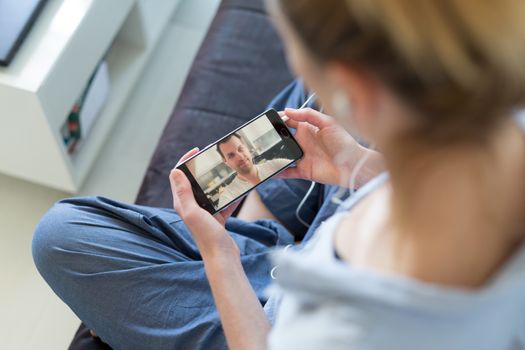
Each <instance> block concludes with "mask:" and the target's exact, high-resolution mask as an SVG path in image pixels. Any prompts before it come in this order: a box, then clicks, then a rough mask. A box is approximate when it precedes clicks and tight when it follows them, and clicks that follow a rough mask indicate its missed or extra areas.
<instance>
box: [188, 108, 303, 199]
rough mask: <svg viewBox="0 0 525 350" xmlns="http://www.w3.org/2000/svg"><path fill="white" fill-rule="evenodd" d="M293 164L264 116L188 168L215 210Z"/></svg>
mask: <svg viewBox="0 0 525 350" xmlns="http://www.w3.org/2000/svg"><path fill="white" fill-rule="evenodd" d="M293 161H294V160H293V159H292V155H291V154H289V152H287V150H286V147H285V143H284V140H283V138H282V137H281V135H279V133H278V132H277V131H276V130H275V128H274V127H273V125H272V123H271V122H270V120H269V119H268V117H266V116H265V115H264V116H262V117H260V118H257V119H255V120H254V121H253V122H251V123H249V124H248V125H246V126H245V127H243V128H242V129H240V130H238V131H237V132H236V133H235V134H232V135H230V136H229V137H227V138H225V139H223V140H221V141H220V142H219V143H218V144H217V145H216V146H213V147H211V148H209V149H207V150H206V151H204V152H203V153H201V154H199V155H198V156H197V157H195V158H193V159H191V160H189V161H188V162H187V163H186V166H187V167H188V169H189V170H190V172H191V173H192V175H193V177H194V178H195V180H196V181H197V183H198V184H199V186H200V188H201V189H202V191H203V192H204V194H205V195H206V197H207V198H208V199H209V201H210V202H211V203H212V204H213V206H214V207H215V209H220V208H222V207H224V206H225V205H227V204H229V203H231V202H232V201H233V200H235V199H236V198H238V197H239V196H241V195H242V194H244V193H245V192H247V191H249V190H250V189H252V188H253V187H254V186H256V185H257V184H258V183H260V182H262V181H264V180H266V179H267V178H268V177H270V176H272V175H274V174H275V173H276V172H278V171H280V170H281V169H283V168H284V167H286V166H288V165H289V164H290V163H292V162H293Z"/></svg>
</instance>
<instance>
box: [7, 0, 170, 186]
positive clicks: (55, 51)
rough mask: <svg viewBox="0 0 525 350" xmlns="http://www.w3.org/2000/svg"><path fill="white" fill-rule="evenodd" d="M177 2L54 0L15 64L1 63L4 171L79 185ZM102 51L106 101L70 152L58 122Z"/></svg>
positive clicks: (39, 180)
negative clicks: (105, 65)
mask: <svg viewBox="0 0 525 350" xmlns="http://www.w3.org/2000/svg"><path fill="white" fill-rule="evenodd" d="M178 3H179V0H111V1H108V0H49V1H48V3H47V4H46V6H45V7H44V10H43V11H42V13H41V15H40V16H39V18H38V19H37V22H36V23H35V25H34V26H33V28H32V30H31V32H30V34H29V36H28V37H27V38H26V40H25V42H24V43H23V45H22V47H21V48H20V51H19V52H18V53H17V55H16V56H15V59H14V60H13V62H12V63H11V65H10V66H9V67H2V68H0V122H1V124H0V125H1V127H0V172H3V173H5V174H8V175H11V176H15V177H19V178H23V179H26V180H28V181H32V182H35V183H39V184H42V185H45V186H49V187H53V188H56V189H60V190H64V191H67V192H71V193H75V192H77V191H78V189H79V187H80V186H81V185H82V182H83V181H84V179H85V178H86V176H87V174H88V172H89V170H90V168H91V167H92V165H93V163H94V161H95V160H96V158H97V155H98V154H99V152H101V151H102V146H103V145H104V142H105V140H106V139H107V137H108V136H109V135H110V133H111V129H112V127H113V126H114V124H115V122H116V120H117V119H118V118H119V117H120V114H121V111H122V109H123V107H124V105H125V104H126V102H127V99H128V97H129V96H130V94H131V92H132V90H133V88H134V87H135V85H136V84H140V81H139V78H140V75H141V72H142V71H143V69H144V67H145V66H146V65H147V64H148V61H149V60H150V58H151V56H152V54H154V51H155V48H156V45H157V42H158V40H159V38H160V37H161V35H162V33H163V32H164V30H165V29H166V27H167V25H168V23H169V20H170V18H171V17H172V15H173V13H174V12H175V10H176V8H177V6H178ZM104 58H105V59H106V60H107V62H108V68H109V76H110V93H109V96H108V99H107V102H106V104H105V106H104V108H103V109H102V111H101V113H100V115H99V117H98V119H97V121H96V122H95V124H94V125H93V128H92V129H91V131H90V132H89V134H88V135H86V138H85V139H83V140H82V141H81V143H80V144H79V148H78V149H77V150H76V152H75V153H74V154H73V155H69V154H68V153H67V149H66V146H65V145H64V143H63V140H62V137H61V134H60V128H61V126H62V125H63V123H64V122H65V121H66V119H67V117H68V115H69V112H70V110H71V107H72V106H73V104H74V102H75V101H76V99H77V98H78V97H79V96H80V94H81V93H82V91H83V90H84V88H85V86H86V84H87V82H88V80H89V78H90V76H91V74H92V73H93V72H94V70H95V69H96V67H97V64H98V63H99V62H100V61H101V60H102V59H104ZM130 142H133V140H130Z"/></svg>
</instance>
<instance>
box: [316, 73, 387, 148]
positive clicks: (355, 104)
mask: <svg viewBox="0 0 525 350" xmlns="http://www.w3.org/2000/svg"><path fill="white" fill-rule="evenodd" d="M326 73H327V76H328V80H329V85H330V90H331V95H332V98H333V99H332V101H327V103H329V104H330V103H331V104H332V106H331V108H329V109H331V110H330V112H331V113H333V114H334V116H335V117H337V118H345V120H344V121H346V122H345V124H348V125H349V126H350V127H351V128H355V129H357V130H355V131H358V133H359V134H361V136H364V137H365V138H368V137H369V136H370V135H369V131H370V129H371V127H372V125H371V123H373V122H374V115H375V114H376V113H375V112H376V108H377V107H378V100H379V99H378V96H377V92H378V90H377V87H376V84H375V81H374V80H373V79H372V77H371V76H370V75H369V74H368V73H366V72H365V71H364V70H362V69H359V68H357V67H352V66H349V65H346V64H342V63H331V64H329V65H328V66H327V71H326ZM345 98H346V101H347V104H348V109H349V112H347V114H346V115H335V114H340V113H342V112H343V108H344V99H345Z"/></svg>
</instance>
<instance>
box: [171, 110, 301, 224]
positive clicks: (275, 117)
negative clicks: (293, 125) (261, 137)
mask: <svg viewBox="0 0 525 350" xmlns="http://www.w3.org/2000/svg"><path fill="white" fill-rule="evenodd" d="M265 116H266V117H267V118H268V120H269V121H270V123H271V124H272V126H273V127H274V129H275V130H276V131H277V133H278V134H279V137H281V139H282V141H283V143H284V144H285V147H286V148H287V149H288V150H290V154H291V155H292V156H295V157H293V158H292V159H293V160H292V162H291V163H290V164H288V165H286V166H285V167H283V168H281V169H279V170H278V171H276V172H275V173H273V174H272V175H271V176H269V177H268V178H266V179H264V180H262V181H261V182H259V183H258V184H257V185H255V186H254V187H253V188H251V189H249V190H248V191H246V192H244V193H242V194H241V195H239V196H238V197H237V198H235V199H233V200H232V201H230V202H229V203H228V204H226V205H224V206H223V207H220V208H218V209H215V206H214V205H213V203H212V202H211V201H210V200H209V199H208V197H207V196H206V194H205V193H204V191H203V190H202V189H201V187H200V185H199V184H198V182H197V180H196V179H195V178H194V177H193V174H192V173H191V171H190V170H189V169H188V167H187V166H186V163H187V162H189V161H190V160H192V159H193V158H195V157H198V156H199V154H201V153H203V152H205V151H207V150H208V149H210V148H212V147H215V145H216V144H217V143H218V142H220V141H221V140H223V139H225V138H226V137H228V136H230V135H231V134H234V133H236V132H237V131H239V130H241V129H243V128H244V127H246V126H248V125H249V124H251V123H252V122H254V121H255V120H257V119H259V118H262V117H265ZM283 133H284V134H285V135H283ZM303 155H304V152H303V150H302V148H301V146H300V145H299V143H297V141H296V140H295V138H294V137H293V134H292V133H291V132H290V130H289V129H288V127H287V126H286V124H285V123H284V122H283V121H282V119H281V117H280V116H279V113H277V111H276V110H275V109H269V110H267V111H265V112H263V113H261V114H259V115H258V116H257V117H255V118H253V119H251V120H249V121H248V122H246V123H244V124H243V125H241V126H239V127H238V128H236V129H235V130H233V131H232V132H230V133H228V134H226V135H224V136H223V137H221V138H220V139H218V140H216V141H215V142H213V143H211V144H209V145H208V146H206V147H205V148H203V149H202V150H200V151H199V152H198V153H197V154H195V155H193V156H192V157H190V158H188V159H186V160H185V161H184V162H183V163H181V164H178V165H177V169H180V170H182V171H183V172H184V174H185V175H186V177H187V178H188V180H189V181H190V184H191V188H192V190H193V195H194V196H195V200H196V201H197V204H199V206H200V207H202V208H204V209H205V210H207V211H208V212H210V213H211V214H212V215H213V214H216V213H218V212H220V211H221V210H224V209H225V208H227V207H228V206H230V205H231V204H232V203H234V202H235V201H237V200H238V199H239V198H242V197H244V196H246V195H247V194H248V193H249V192H251V191H253V190H254V189H255V188H256V187H257V186H259V185H261V184H262V183H264V182H266V181H267V180H268V179H270V178H272V177H273V176H275V175H276V174H278V173H280V172H281V171H283V170H284V169H286V168H288V167H289V166H290V165H293V164H294V163H295V162H297V161H298V160H300V159H301V158H302V157H303Z"/></svg>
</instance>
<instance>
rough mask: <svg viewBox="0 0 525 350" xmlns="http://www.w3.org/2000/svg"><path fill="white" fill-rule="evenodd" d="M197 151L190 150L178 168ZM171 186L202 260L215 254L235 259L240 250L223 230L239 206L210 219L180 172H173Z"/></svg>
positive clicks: (177, 209)
mask: <svg viewBox="0 0 525 350" xmlns="http://www.w3.org/2000/svg"><path fill="white" fill-rule="evenodd" d="M198 151H199V149H198V148H194V149H192V150H191V151H189V152H188V153H186V154H185V155H184V156H182V158H181V159H180V160H179V162H178V163H177V165H179V164H180V163H181V162H183V161H185V160H186V159H188V158H190V157H191V156H193V155H194V154H196V153H197V152H198ZM170 184H171V191H172V194H173V206H174V208H175V210H176V211H177V213H178V214H179V216H180V217H181V218H182V220H183V221H184V223H185V224H186V226H188V228H189V230H190V231H191V233H192V235H193V239H194V240H195V242H196V243H197V246H198V247H199V251H200V252H201V255H202V257H203V259H204V260H206V259H207V258H208V257H212V256H217V254H225V255H226V256H232V257H237V258H238V256H239V248H238V247H237V244H236V243H235V241H234V240H233V239H232V238H231V237H230V235H229V234H228V232H227V231H226V229H225V228H224V223H225V221H226V219H227V218H229V217H230V216H231V214H232V213H233V211H234V210H235V208H236V207H237V205H238V203H234V204H232V205H230V206H229V207H228V208H226V209H225V210H223V211H221V212H220V213H217V214H215V215H214V216H213V215H211V214H210V213H208V212H207V211H206V210H204V209H202V208H201V207H200V206H199V205H198V204H197V202H196V201H195V197H194V196H193V191H192V189H191V185H190V182H189V180H188V178H187V177H186V175H185V174H184V173H183V172H182V171H181V170H179V169H176V168H174V169H173V170H172V171H171V173H170Z"/></svg>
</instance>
